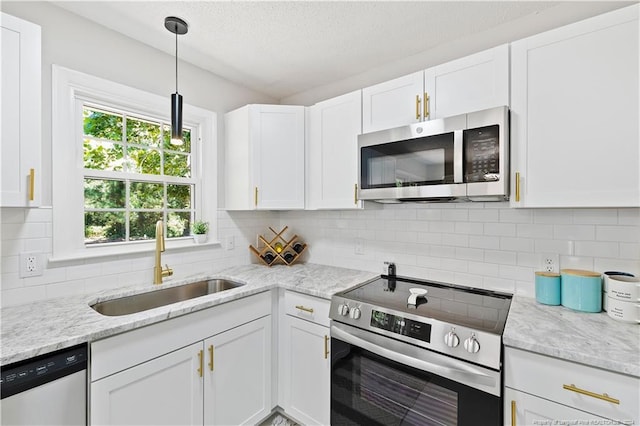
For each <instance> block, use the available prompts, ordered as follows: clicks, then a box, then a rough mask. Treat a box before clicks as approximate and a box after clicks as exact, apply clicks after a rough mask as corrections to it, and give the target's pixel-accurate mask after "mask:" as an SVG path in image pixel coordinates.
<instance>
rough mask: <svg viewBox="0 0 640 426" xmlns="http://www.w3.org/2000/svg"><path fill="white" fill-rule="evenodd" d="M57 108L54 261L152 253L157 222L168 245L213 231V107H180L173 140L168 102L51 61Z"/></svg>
mask: <svg viewBox="0 0 640 426" xmlns="http://www.w3.org/2000/svg"><path fill="white" fill-rule="evenodd" d="M53 105H54V108H53V116H54V126H53V128H54V129H53V178H54V179H53V191H52V195H53V200H52V201H53V207H54V208H53V232H54V239H53V240H54V260H56V259H67V258H77V257H88V256H90V257H93V256H102V255H110V254H122V253H126V252H131V251H146V250H152V249H153V246H152V245H151V243H150V241H149V240H154V239H155V224H156V222H157V221H158V220H163V222H164V225H165V231H166V232H165V236H166V238H167V248H168V249H170V248H172V247H184V246H188V245H190V244H193V243H192V241H191V239H190V238H186V237H188V236H189V235H190V225H191V223H192V222H193V221H194V220H195V219H198V220H205V221H208V222H210V230H211V231H210V232H215V210H216V186H217V184H216V174H217V172H216V169H217V168H216V159H215V152H216V145H215V114H214V113H212V112H209V111H206V110H202V109H199V108H195V107H192V106H188V105H185V106H184V113H183V114H184V115H183V117H184V118H183V119H184V140H185V143H184V144H183V145H180V146H177V145H173V144H171V143H170V135H171V128H170V124H169V117H168V115H169V101H168V98H164V97H161V96H157V95H153V94H150V93H146V92H142V91H140V90H137V89H133V88H129V87H126V86H122V85H120V84H117V83H113V82H109V81H107V80H103V79H99V78H97V77H92V76H89V75H86V74H82V73H78V72H75V71H71V70H68V69H65V68H61V67H57V66H54V103H53ZM202 164H207V167H206V168H204V167H202ZM61 182H65V185H60V183H61ZM203 194H207V196H203ZM58 233H59V234H60V235H64V237H63V238H56V235H57V234H58Z"/></svg>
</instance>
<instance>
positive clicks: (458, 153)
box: [453, 130, 463, 183]
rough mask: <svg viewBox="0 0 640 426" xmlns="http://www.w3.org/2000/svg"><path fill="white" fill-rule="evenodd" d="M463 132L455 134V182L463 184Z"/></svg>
mask: <svg viewBox="0 0 640 426" xmlns="http://www.w3.org/2000/svg"><path fill="white" fill-rule="evenodd" d="M462 149H463V143H462V130H455V131H454V132H453V182H454V183H462V182H463V181H462V168H463V164H462V161H463V160H462Z"/></svg>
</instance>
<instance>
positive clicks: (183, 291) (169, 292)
mask: <svg viewBox="0 0 640 426" xmlns="http://www.w3.org/2000/svg"><path fill="white" fill-rule="evenodd" d="M243 285H244V284H241V283H238V282H235V281H230V280H225V279H215V280H208V281H198V282H195V283H191V284H185V285H181V286H177V287H171V288H165V289H163V290H156V291H150V292H148V293H142V294H134V295H133V296H125V297H121V298H118V299H112V300H107V301H104V302H100V303H96V304H95V305H91V307H92V308H93V309H94V310H95V311H96V312H98V313H101V314H102V315H107V316H118V315H128V314H135V313H136V312H142V311H146V310H147V309H153V308H157V307H159V306H165V305H170V304H172V303H176V302H182V301H184V300H189V299H194V298H196V297H200V296H206V295H207V294H213V293H219V292H221V291H225V290H231V289H232V288H237V287H241V286H243Z"/></svg>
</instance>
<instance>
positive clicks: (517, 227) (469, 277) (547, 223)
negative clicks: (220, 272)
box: [280, 202, 640, 296]
mask: <svg viewBox="0 0 640 426" xmlns="http://www.w3.org/2000/svg"><path fill="white" fill-rule="evenodd" d="M280 225H281V226H284V225H288V226H289V228H290V229H291V232H292V233H296V234H298V235H299V236H300V238H301V239H302V240H303V241H305V242H307V244H308V245H309V248H308V249H307V252H308V255H307V259H308V261H310V262H314V263H321V264H326V265H335V266H342V267H348V268H355V269H362V270H369V271H373V272H382V270H383V261H394V262H396V265H397V273H398V275H404V276H409V277H418V278H424V279H432V280H436V281H444V282H450V283H455V284H460V285H465V286H471V287H480V288H487V289H493V290H503V291H508V292H516V293H518V294H523V295H528V296H533V295H534V272H535V271H537V270H540V263H539V262H540V256H541V255H543V254H555V255H558V257H559V266H560V268H578V269H587V270H594V271H598V272H604V271H609V270H616V271H627V272H631V273H634V274H636V275H640V209H638V208H629V209H511V208H509V204H508V203H506V202H502V203H460V204H415V203H413V204H400V205H385V206H384V207H383V208H382V209H376V210H362V211H315V212H312V211H306V212H305V211H302V212H287V213H282V214H281V223H280ZM356 238H359V239H361V240H362V242H363V244H364V254H363V255H357V254H355V240H356Z"/></svg>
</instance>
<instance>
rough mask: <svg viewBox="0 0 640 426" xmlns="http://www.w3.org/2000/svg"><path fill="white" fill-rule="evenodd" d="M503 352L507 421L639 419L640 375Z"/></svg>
mask: <svg viewBox="0 0 640 426" xmlns="http://www.w3.org/2000/svg"><path fill="white" fill-rule="evenodd" d="M504 354H505V356H504V358H505V362H504V366H505V368H504V370H505V377H504V383H505V389H504V423H505V425H513V426H515V425H535V424H539V425H542V424H618V423H621V424H638V422H640V408H639V406H638V401H640V378H638V377H632V376H628V375H623V374H619V373H614V372H611V371H606V370H601V369H599V368H595V367H588V366H586V365H582V364H577V363H573V362H569V361H565V360H561V359H558V358H552V357H549V356H545V355H540V354H536V353H533V352H528V351H524V350H520V349H514V348H510V347H506V348H505V351H504ZM549 421H551V422H549ZM581 421H582V422H584V423H580V422H581ZM572 422H573V423H572Z"/></svg>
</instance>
